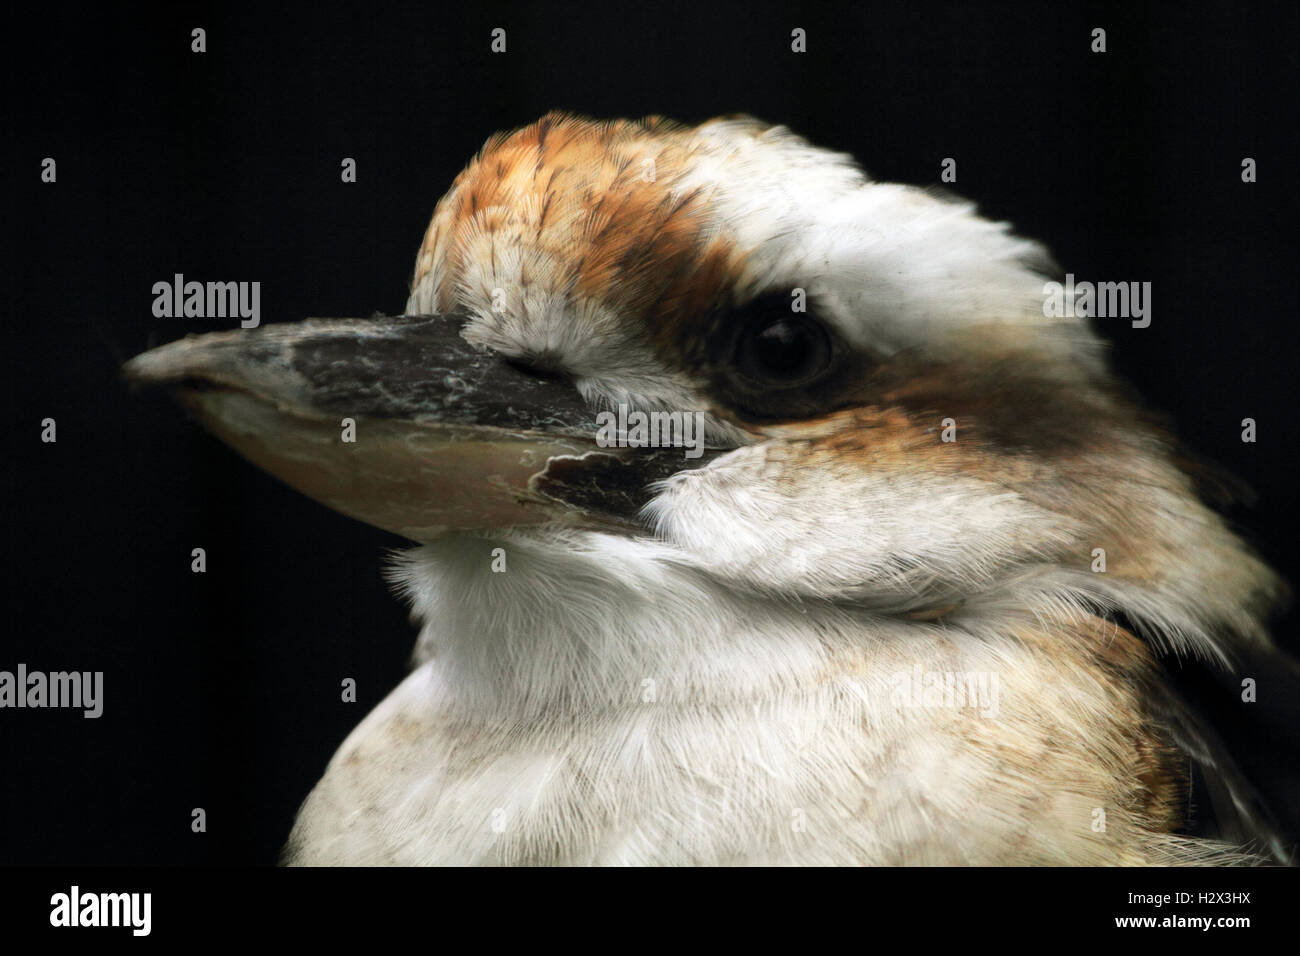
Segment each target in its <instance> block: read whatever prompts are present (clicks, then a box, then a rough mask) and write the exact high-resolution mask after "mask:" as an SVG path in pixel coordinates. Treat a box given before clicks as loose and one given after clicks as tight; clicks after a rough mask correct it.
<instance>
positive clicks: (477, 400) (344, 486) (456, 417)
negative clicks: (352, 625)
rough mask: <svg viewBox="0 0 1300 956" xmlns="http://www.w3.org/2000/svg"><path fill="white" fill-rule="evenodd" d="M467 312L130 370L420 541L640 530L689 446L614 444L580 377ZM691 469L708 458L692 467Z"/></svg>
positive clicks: (333, 328)
mask: <svg viewBox="0 0 1300 956" xmlns="http://www.w3.org/2000/svg"><path fill="white" fill-rule="evenodd" d="M463 322H464V317H463V316H456V315H434V316H401V317H395V318H379V317H376V318H373V319H312V320H308V321H306V322H301V323H297V324H287V325H271V326H266V327H263V328H259V329H256V330H251V329H250V330H242V329H241V330H236V331H231V332H218V333H212V334H209V335H198V336H189V337H187V338H185V339H183V340H181V341H179V342H172V343H170V344H169V345H164V346H161V347H160V348H156V349H153V350H151V351H149V352H145V353H144V354H142V355H138V356H136V357H135V358H134V359H132V360H131V361H129V362H127V363H126V365H125V366H124V368H123V371H124V374H125V376H126V379H127V381H128V382H130V383H131V384H133V385H136V386H146V385H149V386H151V385H162V386H166V387H169V388H170V389H171V390H172V391H173V392H174V393H175V394H176V396H177V398H178V399H179V400H180V402H181V403H182V404H183V405H184V406H185V407H187V408H188V409H190V410H191V411H192V413H193V414H194V415H195V416H196V417H197V418H198V419H199V420H200V421H201V422H202V423H203V425H204V426H205V427H206V428H208V429H209V430H210V431H211V432H212V433H213V434H215V435H217V436H218V437H219V438H221V439H222V440H223V441H224V442H226V443H227V444H229V445H230V446H231V447H232V448H234V449H235V450H236V451H238V452H239V453H240V454H241V455H243V456H244V457H245V458H247V459H248V460H249V461H251V462H253V463H254V464H255V465H257V466H259V467H261V468H263V469H265V470H266V471H269V472H270V473H271V474H273V475H275V476H277V477H278V478H280V479H282V480H283V481H285V482H287V483H288V484H289V485H291V486H292V487H294V488H296V489H297V490H298V491H301V492H302V493H303V494H306V495H308V496H310V497H312V498H314V499H316V500H317V501H320V502H322V503H324V504H326V505H328V506H329V507H331V508H334V509H335V510H337V511H341V512H342V513H344V514H346V515H350V516H352V517H354V518H358V519H360V520H361V521H365V522H367V523H368V524H372V525H375V526H376V527H379V528H384V529H386V530H388V531H392V532H394V533H396V534H400V535H403V536H405V537H407V538H410V539H412V540H415V541H430V540H433V539H435V538H438V537H440V536H442V535H443V534H446V533H448V532H451V531H458V530H475V529H497V528H508V527H516V526H521V525H534V524H541V523H544V522H548V521H554V520H564V521H569V522H571V523H575V524H587V525H594V526H607V525H610V524H614V525H620V526H628V525H636V524H637V514H638V512H639V510H640V507H641V505H642V504H643V503H644V501H645V500H646V497H647V496H646V495H645V488H646V486H647V485H648V484H650V483H651V482H653V481H655V480H657V479H659V478H663V477H667V476H668V475H669V474H672V473H673V472H675V471H676V470H678V469H680V468H681V467H683V466H684V465H685V464H686V463H685V462H684V461H683V456H682V449H680V448H677V449H673V448H667V449H648V448H601V447H599V446H598V445H597V443H596V434H597V423H596V419H595V415H594V413H593V412H592V411H591V410H590V409H589V408H588V406H587V404H586V402H584V401H583V400H582V398H581V396H580V395H579V394H578V393H577V391H576V390H575V389H574V388H573V387H572V385H571V384H568V383H565V382H559V381H551V380H546V379H542V378H538V377H536V376H535V375H531V374H528V373H527V372H525V371H521V370H519V369H516V368H514V367H512V366H511V365H509V364H508V363H507V362H506V361H504V360H503V359H502V358H501V357H500V356H498V355H497V354H496V353H494V352H491V351H489V350H487V349H484V348H478V347H475V346H472V345H470V344H469V343H468V342H466V341H465V340H464V339H463V338H462V337H461V335H460V329H461V326H462V324H463ZM692 464H699V462H693V463H692Z"/></svg>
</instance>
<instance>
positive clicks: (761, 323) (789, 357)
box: [736, 312, 831, 388]
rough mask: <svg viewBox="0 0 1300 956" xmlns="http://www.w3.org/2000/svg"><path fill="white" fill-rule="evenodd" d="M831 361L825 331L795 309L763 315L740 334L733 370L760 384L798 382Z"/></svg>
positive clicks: (775, 384) (790, 383)
mask: <svg viewBox="0 0 1300 956" xmlns="http://www.w3.org/2000/svg"><path fill="white" fill-rule="evenodd" d="M830 361H831V342H830V337H829V336H828V335H827V334H826V330H825V329H823V328H822V326H821V325H820V324H819V323H818V322H816V321H815V320H813V319H810V318H808V317H807V316H806V315H802V314H800V313H797V312H786V313H785V314H783V315H776V316H771V315H769V316H766V317H764V318H760V319H758V320H757V321H754V322H751V323H750V325H749V326H748V327H747V328H746V329H745V330H744V331H743V332H742V333H741V336H740V343H739V348H738V351H737V354H736V365H737V370H738V371H739V372H740V373H741V374H742V375H744V376H745V377H746V378H748V379H750V380H752V381H754V382H756V383H759V384H763V385H771V386H777V387H782V388H784V387H789V386H794V385H802V384H804V383H806V382H808V381H809V380H811V379H813V378H816V377H817V376H818V375H820V374H821V373H822V372H824V371H825V370H826V369H827V368H828V367H829V366H830Z"/></svg>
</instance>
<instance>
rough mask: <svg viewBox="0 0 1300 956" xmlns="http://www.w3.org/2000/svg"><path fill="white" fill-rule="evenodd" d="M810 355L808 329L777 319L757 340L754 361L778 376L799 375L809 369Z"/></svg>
mask: <svg viewBox="0 0 1300 956" xmlns="http://www.w3.org/2000/svg"><path fill="white" fill-rule="evenodd" d="M811 352H812V337H811V336H810V335H809V332H808V329H807V327H805V326H802V325H796V324H795V323H794V322H791V321H789V320H788V319H778V320H777V321H775V322H773V323H772V324H771V325H768V326H767V327H765V328H764V329H762V330H761V331H760V332H759V333H758V334H757V335H756V336H755V337H754V358H755V359H756V360H757V361H758V363H759V364H760V365H761V366H762V367H763V368H764V369H767V370H768V371H769V372H774V373H776V374H787V375H797V374H799V373H800V372H802V371H803V370H804V368H805V367H806V366H807V365H808V362H809V359H810V358H811Z"/></svg>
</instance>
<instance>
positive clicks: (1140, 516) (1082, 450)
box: [127, 114, 1277, 654]
mask: <svg viewBox="0 0 1300 956" xmlns="http://www.w3.org/2000/svg"><path fill="white" fill-rule="evenodd" d="M1051 271H1052V266H1051V263H1050V260H1049V258H1048V256H1047V255H1046V253H1045V252H1044V250H1043V249H1042V247H1041V246H1039V245H1038V244H1036V243H1034V242H1032V241H1029V240H1027V239H1024V238H1020V237H1018V236H1016V235H1014V234H1013V233H1012V232H1011V231H1010V230H1009V228H1008V227H1007V226H1006V225H1005V224H1000V223H995V222H991V221H989V220H986V219H984V218H982V217H980V216H979V215H977V213H976V211H975V209H974V208H973V206H972V205H971V204H969V203H965V202H961V201H956V200H954V199H952V198H950V197H946V196H941V195H938V194H935V193H934V192H932V191H928V190H924V189H920V188H915V187H910V186H902V185H894V184H888V183H880V182H875V181H873V180H872V179H871V178H870V177H868V176H867V175H866V174H865V173H864V172H863V171H862V170H861V169H860V168H859V167H858V166H857V165H856V164H855V163H854V162H853V161H852V160H851V159H849V158H848V157H846V156H843V155H840V154H837V153H834V152H830V151H827V150H825V149H821V148H817V147H815V146H813V145H810V144H809V143H808V142H807V141H805V140H804V139H802V138H800V137H799V136H797V135H795V134H793V133H791V132H790V131H788V130H787V129H785V128H783V127H780V126H770V125H767V124H764V123H760V122H758V121H756V120H753V119H749V118H727V119H719V120H714V121H711V122H707V123H704V124H702V125H700V126H696V127H687V126H681V125H677V124H674V123H671V122H668V121H664V120H660V119H648V120H643V121H639V122H627V121H616V122H594V121H590V120H586V119H581V118H576V117H571V116H565V115H558V114H551V115H548V116H546V117H543V118H542V119H541V120H540V121H538V122H536V123H534V124H532V125H530V126H527V127H525V128H522V129H519V130H517V131H514V132H511V133H508V134H501V135H498V136H494V137H493V138H491V139H490V140H489V141H488V142H487V144H486V145H485V146H484V147H483V149H482V150H481V152H480V153H479V154H478V156H477V157H475V158H474V159H473V160H472V161H471V163H470V164H469V166H468V167H467V168H466V169H465V170H464V171H463V172H462V173H461V174H460V176H459V177H457V179H456V180H455V182H454V183H453V184H452V186H451V188H450V190H449V191H448V192H447V193H446V195H445V196H444V197H443V199H442V200H441V201H440V202H439V203H438V205H437V208H436V210H435V212H434V214H433V218H432V221H431V222H430V224H429V227H428V230H427V232H426V234H425V236H424V240H423V242H422V244H421V246H420V249H419V252H418V255H417V259H416V268H415V274H414V279H413V283H412V287H411V291H410V297H409V300H408V302H407V304H406V308H405V315H404V316H401V317H397V318H386V317H376V318H373V319H369V320H312V321H308V322H305V323H299V324H292V325H283V326H270V327H267V328H263V329H259V330H255V331H244V330H240V331H234V332H229V333H218V334H213V335H205V336H200V337H192V338H188V339H185V340H183V341H181V342H177V343H173V344H171V345H167V346H164V347H162V348H159V349H155V350H153V351H151V352H148V353H145V354H144V355H141V356H139V357H137V358H136V359H135V360H133V361H132V362H131V363H129V364H128V366H127V373H128V376H129V377H130V378H132V379H133V380H135V381H137V382H144V383H153V384H164V385H168V386H171V387H173V388H174V389H176V391H177V392H178V394H179V395H180V396H181V399H182V400H183V401H184V402H185V404H186V405H188V406H189V407H190V408H192V409H193V410H194V411H195V412H196V413H197V415H198V416H199V417H200V418H201V419H202V421H203V422H204V423H205V424H206V425H207V426H208V427H209V428H211V429H212V430H213V431H214V432H216V433H217V434H218V435H219V436H221V437H222V438H223V439H224V440H226V441H227V442H229V443H230V444H231V445H232V446H234V447H235V448H236V449H237V450H239V451H240V452H241V453H243V454H244V455H245V456H247V457H248V458H249V459H251V460H252V461H253V462H255V463H256V464H258V465H260V466H262V467H264V468H266V469H267V470H268V471H271V472H272V473H274V474H276V475H278V476H280V477H281V478H283V479H284V480H286V481H287V482H289V483H290V484H291V485H293V486H295V487H297V488H299V489H300V490H302V491H304V492H306V493H307V494H310V495H312V496H313V497H316V498H318V499H319V500H321V501H323V502H325V503H326V504H328V505H330V506H332V507H335V508H337V509H338V510H341V511H343V512H345V513H347V514H350V515H353V516H355V517H358V518H361V519H362V520H365V521H368V522H370V523H372V524H375V525H378V526H380V527H383V528H387V529H389V530H391V531H394V532H397V533H399V534H402V535H405V536H407V537H409V538H412V539H414V540H417V541H422V542H427V541H431V540H434V539H437V538H439V537H441V536H444V535H447V534H452V533H463V532H482V531H498V530H502V529H510V528H520V527H528V526H535V525H548V526H561V527H564V526H570V527H575V528H595V529H600V530H602V531H605V532H608V533H612V534H620V535H626V536H630V537H635V538H638V539H654V540H656V541H657V542H659V543H660V544H661V545H662V546H663V547H664V549H665V552H664V553H666V554H669V555H671V556H672V558H673V559H674V560H679V561H682V562H686V563H693V564H696V565H698V566H700V567H701V568H705V569H707V571H708V573H709V574H712V575H715V576H716V577H718V578H719V579H721V580H723V581H725V582H727V583H728V584H730V585H733V586H735V587H737V588H745V589H753V590H758V591H763V592H771V593H777V594H781V595H785V596H789V597H792V598H796V599H801V600H830V601H843V602H853V603H855V604H863V605H869V606H873V607H878V608H879V609H880V610H882V611H884V612H889V613H898V614H903V615H912V616H916V617H921V618H932V617H939V616H943V615H945V614H948V613H952V612H953V610H954V609H955V608H959V607H962V606H963V605H967V604H969V603H970V602H980V601H984V602H997V601H1008V600H1013V599H1015V595H1016V594H1018V593H1019V594H1023V593H1030V592H1033V593H1038V594H1041V595H1043V596H1045V597H1046V599H1047V600H1048V601H1055V602H1058V603H1063V604H1094V605H1098V606H1103V607H1109V608H1117V609H1119V610H1121V611H1122V612H1123V613H1124V614H1126V615H1128V616H1129V617H1130V618H1131V619H1132V620H1133V621H1135V622H1136V623H1137V625H1138V626H1139V627H1141V628H1144V629H1149V630H1150V632H1151V633H1153V634H1155V635H1156V636H1157V637H1159V638H1161V639H1164V640H1166V641H1167V642H1169V643H1170V644H1173V645H1175V646H1181V647H1190V648H1192V649H1194V650H1197V651H1200V652H1203V653H1207V654H1219V653H1222V651H1223V644H1222V641H1221V640H1220V639H1219V638H1218V637H1216V635H1220V634H1223V633H1231V634H1235V635H1243V636H1247V637H1252V636H1258V635H1259V634H1260V633H1261V631H1260V624H1259V616H1260V614H1261V613H1262V611H1263V609H1264V608H1265V607H1266V606H1267V605H1268V604H1269V603H1270V602H1271V601H1272V599H1273V597H1274V596H1275V592H1276V589H1277V585H1276V582H1275V579H1274V578H1273V576H1272V575H1271V572H1269V571H1268V570H1267V569H1266V568H1265V567H1264V566H1263V565H1262V564H1261V563H1260V562H1259V561H1258V560H1257V559H1256V558H1255V557H1254V556H1253V555H1252V554H1251V553H1250V552H1249V551H1248V549H1246V548H1245V547H1244V546H1243V545H1242V544H1241V543H1240V542H1239V541H1238V539H1237V538H1236V537H1235V536H1233V535H1232V534H1231V533H1230V532H1229V531H1228V529H1227V528H1226V527H1225V525H1224V524H1223V523H1222V522H1221V521H1220V519H1219V518H1217V517H1216V516H1215V515H1214V514H1213V513H1212V512H1211V511H1209V510H1208V509H1207V508H1206V507H1205V506H1204V505H1203V504H1202V503H1201V501H1200V500H1199V498H1198V497H1197V494H1196V492H1195V489H1194V487H1193V484H1192V480H1191V478H1190V477H1189V476H1188V474H1187V473H1186V471H1185V470H1184V469H1183V468H1182V467H1180V463H1179V458H1178V456H1177V454H1176V453H1175V450H1174V448H1173V445H1172V443H1171V441H1170V440H1169V439H1168V438H1167V437H1166V436H1165V434H1164V433H1163V432H1162V431H1161V430H1160V429H1159V428H1157V427H1155V426H1154V425H1152V424H1151V423H1150V422H1149V421H1148V420H1147V419H1146V417H1145V416H1144V415H1143V414H1142V413H1141V411H1140V409H1139V408H1138V406H1137V405H1136V403H1134V402H1133V401H1131V400H1130V398H1129V397H1127V395H1126V394H1125V392H1124V391H1123V389H1122V388H1121V387H1120V386H1119V385H1118V384H1117V383H1116V381H1115V380H1114V378H1113V376H1112V375H1111V373H1110V372H1109V370H1108V368H1107V366H1106V362H1105V357H1104V354H1103V350H1102V346H1101V343H1100V340H1099V338H1098V337H1097V335H1096V334H1095V332H1094V331H1093V330H1092V329H1091V328H1090V327H1089V324H1088V321H1087V320H1086V319H1080V318H1073V317H1068V318H1066V317H1058V318H1048V317H1046V316H1045V314H1044V312H1045V310H1044V297H1045V290H1044V284H1045V283H1046V282H1048V281H1049V280H1050V279H1051V278H1052V275H1051ZM620 408H621V409H623V410H624V412H625V414H630V413H632V412H639V413H644V414H646V415H649V414H650V413H660V414H665V415H671V414H672V413H680V414H681V415H682V416H698V417H697V418H692V420H694V421H698V422H699V423H700V424H701V426H702V432H703V441H702V453H700V450H697V455H696V456H695V457H692V456H689V455H687V454H686V451H687V449H684V448H683V447H681V446H680V444H678V445H673V444H671V443H668V444H660V445H659V446H658V447H629V446H628V445H627V444H626V443H623V444H615V445H613V446H610V445H609V444H608V443H602V442H600V441H598V440H597V436H598V433H599V430H600V428H601V424H600V421H601V419H600V415H601V413H610V412H615V411H617V410H619V409H620ZM622 420H623V419H620V422H621V421H622ZM665 420H666V421H669V420H670V419H665ZM683 420H684V419H683ZM345 421H347V422H352V424H353V427H354V433H353V436H352V437H353V438H354V439H355V440H347V437H346V432H345V429H346V425H345V424H344V423H345ZM606 421H608V419H606ZM1099 554H1101V555H1102V556H1103V557H1102V562H1103V565H1102V566H1103V567H1104V570H1103V571H1098V564H1097V561H1098V555H1099Z"/></svg>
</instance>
